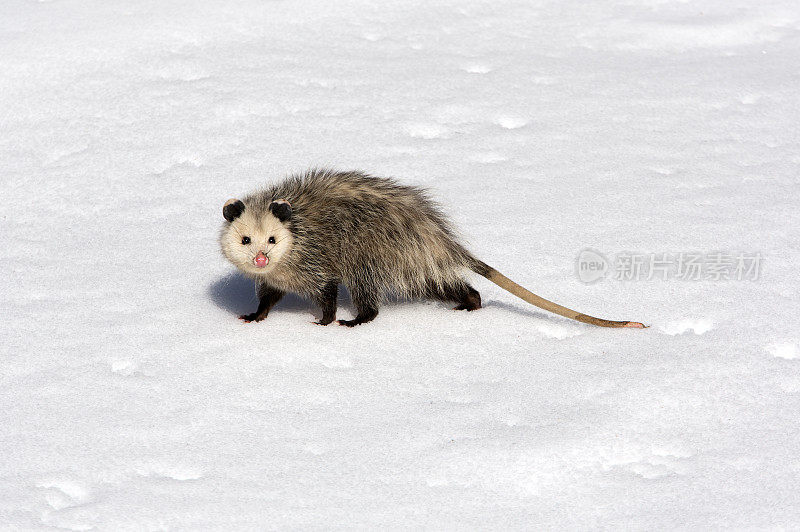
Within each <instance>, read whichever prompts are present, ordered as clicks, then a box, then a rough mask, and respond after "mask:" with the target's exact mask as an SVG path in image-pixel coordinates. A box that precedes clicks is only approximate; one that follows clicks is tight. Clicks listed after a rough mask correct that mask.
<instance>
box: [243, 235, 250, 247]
mask: <svg viewBox="0 0 800 532" xmlns="http://www.w3.org/2000/svg"><path fill="white" fill-rule="evenodd" d="M249 243H250V237H249V236H243V237H242V244H244V245H245V246H246V245H247V244H249Z"/></svg>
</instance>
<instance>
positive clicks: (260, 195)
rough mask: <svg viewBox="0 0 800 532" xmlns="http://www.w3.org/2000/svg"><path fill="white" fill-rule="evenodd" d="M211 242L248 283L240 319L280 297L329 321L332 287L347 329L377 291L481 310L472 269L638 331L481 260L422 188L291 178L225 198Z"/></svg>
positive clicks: (373, 312)
mask: <svg viewBox="0 0 800 532" xmlns="http://www.w3.org/2000/svg"><path fill="white" fill-rule="evenodd" d="M222 214H223V216H224V218H225V222H224V225H223V227H222V230H221V233H220V245H221V247H222V252H223V254H224V255H225V257H226V258H227V259H228V260H230V261H231V262H232V263H233V264H234V265H235V266H236V267H237V268H239V270H241V271H242V272H243V273H244V274H245V275H246V276H248V277H251V278H253V279H254V280H255V281H256V286H257V290H256V291H257V294H258V300H259V302H258V309H256V311H255V312H253V313H252V314H246V315H243V316H240V318H241V319H242V320H244V321H246V322H257V321H261V320H263V319H264V318H266V317H267V314H269V312H270V310H271V309H272V307H273V306H275V304H276V303H277V302H278V301H280V299H281V298H282V297H283V296H284V294H286V293H287V292H294V293H297V294H300V295H302V296H305V297H308V298H310V299H311V300H313V301H314V302H315V303H316V304H317V305H319V306H320V307H321V308H322V318H321V319H320V320H319V321H317V322H315V323H317V324H319V325H328V324H329V323H331V322H333V321H334V320H335V319H336V299H337V294H338V287H339V285H340V284H342V285H344V286H346V287H347V289H348V290H349V291H350V295H351V298H352V302H353V305H354V306H355V308H356V312H357V315H356V317H355V318H354V319H351V320H338V323H339V324H340V325H346V326H348V327H353V326H355V325H359V324H362V323H367V322H370V321H372V320H374V319H375V317H376V316H377V315H378V307H379V305H380V303H381V301H382V300H383V299H384V297H385V296H386V295H387V294H394V295H397V296H400V297H405V298H430V299H435V300H441V301H451V302H453V303H455V304H456V306H455V309H456V310H467V311H472V310H477V309H479V308H481V296H480V294H479V293H478V291H477V290H475V289H474V288H473V287H472V286H471V285H470V284H469V283H468V282H467V280H466V278H465V277H464V274H465V273H467V272H469V271H472V272H475V273H477V274H479V275H482V276H483V277H485V278H487V279H488V280H490V281H492V282H493V283H495V284H497V285H498V286H500V287H501V288H503V289H505V290H508V291H509V292H511V293H512V294H514V295H515V296H517V297H519V298H521V299H523V300H525V301H527V302H528V303H531V304H533V305H536V306H537V307H539V308H542V309H545V310H548V311H550V312H554V313H556V314H559V315H561V316H564V317H567V318H571V319H573V320H577V321H580V322H584V323H589V324H592V325H599V326H601V327H633V328H642V327H644V326H643V325H642V324H641V323H638V322H633V321H609V320H604V319H600V318H594V317H592V316H587V315H586V314H581V313H578V312H575V311H574V310H570V309H568V308H566V307H562V306H561V305H558V304H556V303H553V302H551V301H548V300H546V299H543V298H541V297H539V296H537V295H535V294H533V293H531V292H529V291H528V290H526V289H525V288H523V287H522V286H520V285H518V284H517V283H515V282H514V281H512V280H510V279H509V278H508V277H506V276H505V275H503V274H501V273H500V272H498V271H497V270H495V269H494V268H492V267H491V266H489V265H487V264H486V263H484V262H483V261H481V260H479V259H477V258H475V257H474V256H473V255H472V254H471V253H470V252H469V251H467V249H466V248H465V247H464V246H462V245H461V244H460V243H459V241H458V239H457V238H456V236H455V233H454V231H453V229H452V227H451V225H450V222H449V221H448V220H447V218H446V217H445V216H444V214H442V212H441V210H440V208H439V207H438V206H437V204H436V203H434V202H433V201H432V200H431V199H430V197H429V195H428V192H427V191H426V190H424V189H421V188H418V187H413V186H406V185H401V184H399V183H397V182H396V181H394V180H393V179H388V178H381V177H373V176H371V175H368V174H365V173H362V172H358V171H351V172H338V171H333V170H328V169H315V170H309V171H308V172H305V173H302V174H295V175H292V176H290V177H288V178H287V179H286V180H285V181H283V182H281V183H279V184H276V185H273V186H271V187H269V188H266V189H264V190H260V191H257V192H255V193H253V194H250V195H248V196H245V197H244V198H243V199H241V200H239V199H231V200H228V201H227V202H226V203H225V205H224V207H223V209H222Z"/></svg>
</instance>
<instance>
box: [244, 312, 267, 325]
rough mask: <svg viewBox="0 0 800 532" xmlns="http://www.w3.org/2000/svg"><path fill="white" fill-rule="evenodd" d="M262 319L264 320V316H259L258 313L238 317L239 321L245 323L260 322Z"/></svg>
mask: <svg viewBox="0 0 800 532" xmlns="http://www.w3.org/2000/svg"><path fill="white" fill-rule="evenodd" d="M264 318H266V316H261V315H259V313H258V312H253V313H252V314H242V315H241V316H239V319H240V320H242V321H243V322H245V323H250V322H252V321H256V322H257V321H261V320H263V319H264Z"/></svg>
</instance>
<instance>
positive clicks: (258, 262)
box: [253, 251, 269, 268]
mask: <svg viewBox="0 0 800 532" xmlns="http://www.w3.org/2000/svg"><path fill="white" fill-rule="evenodd" d="M267 264H269V257H267V256H266V255H264V253H263V252H261V251H259V252H258V255H256V256H255V257H253V266H255V267H256V268H266V266H267Z"/></svg>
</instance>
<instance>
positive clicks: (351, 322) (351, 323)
mask: <svg viewBox="0 0 800 532" xmlns="http://www.w3.org/2000/svg"><path fill="white" fill-rule="evenodd" d="M336 323H338V324H339V325H344V326H345V327H355V326H356V325H358V324H360V323H361V322H360V321H358V320H337V321H336Z"/></svg>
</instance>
